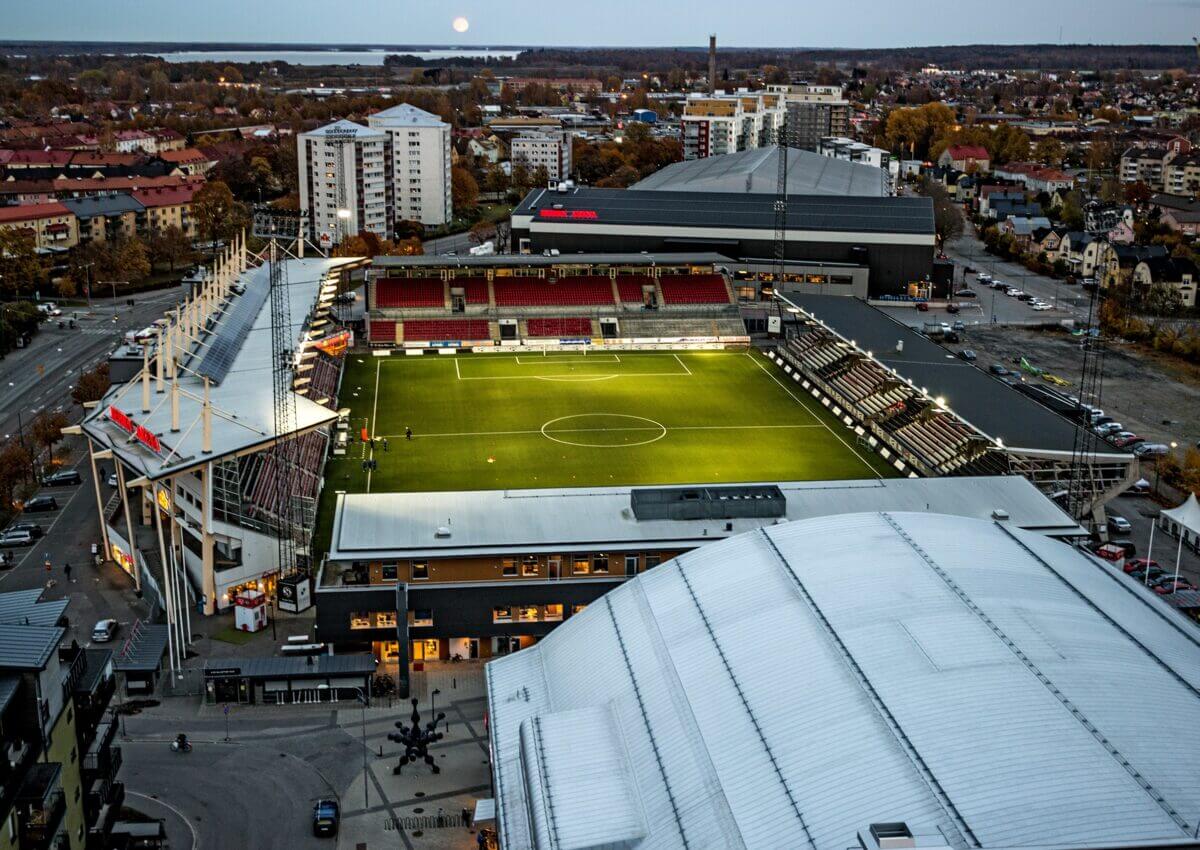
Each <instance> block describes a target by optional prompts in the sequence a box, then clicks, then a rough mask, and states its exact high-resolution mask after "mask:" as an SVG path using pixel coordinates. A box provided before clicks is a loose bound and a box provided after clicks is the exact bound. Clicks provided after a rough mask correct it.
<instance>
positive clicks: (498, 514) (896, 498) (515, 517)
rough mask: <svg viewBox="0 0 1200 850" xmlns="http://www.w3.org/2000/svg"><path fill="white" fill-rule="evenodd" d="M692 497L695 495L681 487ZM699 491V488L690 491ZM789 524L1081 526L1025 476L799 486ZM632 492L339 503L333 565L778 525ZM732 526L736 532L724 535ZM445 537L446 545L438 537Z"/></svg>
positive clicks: (605, 545)
mask: <svg viewBox="0 0 1200 850" xmlns="http://www.w3.org/2000/svg"><path fill="white" fill-rule="evenodd" d="M680 486H681V487H687V486H689V485H680ZM692 486H700V485H692ZM779 487H780V488H781V489H782V490H783V493H784V496H785V498H786V500H787V514H786V516H785V517H784V518H785V519H787V520H800V519H809V518H811V517H814V516H826V515H829V514H837V513H847V512H850V511H862V510H879V511H934V512H938V513H947V514H956V515H959V516H969V517H975V518H977V519H987V518H989V517H991V515H992V511H993V510H995V509H997V508H1001V509H1003V510H1005V511H1007V512H1008V514H1009V517H1010V522H1012V523H1013V524H1014V525H1016V526H1018V527H1021V528H1029V529H1035V530H1038V531H1042V532H1044V533H1049V534H1063V535H1066V534H1074V533H1077V532H1080V531H1081V529H1080V528H1079V526H1078V525H1077V524H1076V523H1075V522H1073V521H1072V520H1071V518H1070V517H1068V516H1067V515H1066V514H1065V513H1063V511H1062V510H1061V509H1060V508H1059V507H1058V506H1057V505H1055V504H1054V503H1053V502H1051V501H1050V500H1049V499H1047V498H1046V497H1045V496H1043V495H1042V494H1041V493H1040V492H1038V490H1037V488H1035V487H1034V486H1033V485H1032V484H1030V483H1029V481H1028V480H1027V479H1025V478H1023V477H1021V476H1015V475H1014V476H1007V477H999V476H989V477H975V478H973V477H961V478H888V479H882V480H880V479H870V480H862V481H792V482H784V483H782V484H780V485H779ZM632 489H633V488H630V487H590V488H589V487H578V488H571V489H566V490H561V489H559V490H476V491H467V492H437V493H350V494H339V495H338V497H337V505H336V508H335V515H334V528H333V543H332V550H331V551H330V556H329V557H330V560H333V561H341V560H366V559H372V558H395V557H427V556H428V557H438V556H442V557H450V556H454V555H467V554H470V553H471V552H473V551H481V550H482V551H487V552H490V553H499V552H501V551H504V550H512V551H514V552H517V551H519V552H522V553H532V552H536V551H539V549H541V550H546V551H549V550H554V549H556V548H557V549H561V548H562V547H563V545H573V546H591V547H593V548H597V549H607V550H610V551H614V552H615V551H620V550H621V548H622V546H632V547H635V548H641V547H645V546H647V545H650V544H663V545H665V546H668V547H669V546H671V545H680V544H686V545H689V546H691V545H697V544H700V543H707V542H710V541H712V540H714V539H720V538H723V537H729V536H731V535H734V534H740V533H742V532H745V531H750V530H752V529H755V528H758V527H759V526H761V525H764V524H770V523H773V522H774V520H773V519H754V518H745V519H733V520H723V519H722V520H716V519H713V520H641V521H639V520H637V519H635V518H634V517H633V514H632V512H631V511H630V493H631V491H632ZM726 522H731V523H732V524H733V528H732V530H728V531H727V530H726V528H725V524H726ZM439 528H445V529H447V530H449V532H450V536H449V537H438V536H436V535H435V533H436V532H437V531H438V529H439Z"/></svg>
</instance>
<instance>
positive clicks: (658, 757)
mask: <svg viewBox="0 0 1200 850" xmlns="http://www.w3.org/2000/svg"><path fill="white" fill-rule="evenodd" d="M601 599H602V600H603V602H604V610H605V611H607V612H608V618H609V620H610V621H611V623H612V627H613V633H614V634H615V635H616V636H617V646H618V647H619V648H620V650H621V658H622V659H623V661H624V662H625V670H626V671H627V672H628V673H629V683H630V685H631V686H632V687H633V695H634V697H635V698H636V699H637V704H638V710H639V711H640V712H641V714H642V722H643V723H645V724H646V735H647V737H648V738H649V739H650V747H651V748H652V749H653V750H654V761H655V762H656V763H657V764H658V772H659V775H660V776H662V778H663V786H664V788H665V789H666V791H667V800H668V801H670V803H671V813H672V814H673V815H674V817H675V826H676V827H677V828H678V830H679V838H680V840H682V841H683V846H684V847H685V848H687V847H691V843H690V842H689V841H688V837H687V832H686V831H685V830H684V828H683V816H682V815H681V814H680V813H679V803H678V801H677V800H676V799H675V792H674V791H673V790H672V788H671V780H670V778H669V777H668V776H667V770H666V766H665V765H664V764H663V758H662V753H661V752H660V751H659V747H658V740H657V739H656V738H655V737H654V729H653V727H652V726H651V724H650V715H649V713H647V711H646V703H645V700H644V699H643V697H642V689H641V686H639V685H638V680H637V674H636V673H634V670H633V662H632V661H631V660H630V658H629V650H628V649H626V647H625V639H624V638H623V637H622V636H621V627H620V626H619V625H618V624H617V614H616V612H615V611H614V610H613V607H612V601H611V600H610V599H609V598H608V596H607V595H606V596H603V597H601Z"/></svg>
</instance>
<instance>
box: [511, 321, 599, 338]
mask: <svg viewBox="0 0 1200 850" xmlns="http://www.w3.org/2000/svg"><path fill="white" fill-rule="evenodd" d="M526 326H527V328H528V331H527V334H526V335H527V336H531V337H583V336H589V337H590V336H591V335H592V320H591V319H587V318H582V317H579V318H572V319H530V320H529V321H528V322H527V325H526Z"/></svg>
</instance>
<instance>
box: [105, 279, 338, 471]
mask: <svg viewBox="0 0 1200 850" xmlns="http://www.w3.org/2000/svg"><path fill="white" fill-rule="evenodd" d="M285 262H286V270H287V282H288V301H289V306H290V309H291V321H290V324H291V337H292V338H293V339H296V340H297V341H298V342H300V343H301V344H303V340H304V338H305V337H306V336H307V335H308V330H307V328H308V323H309V319H310V314H311V313H312V312H313V309H314V307H315V306H316V304H317V299H318V296H319V295H320V294H321V290H322V287H323V286H328V284H329V280H328V278H329V275H330V274H331V273H332V272H334V271H335V270H336V269H337V268H338V267H339V266H342V265H346V264H349V263H354V262H357V261H356V260H354V259H348V258H340V259H325V258H321V257H315V258H305V259H289V260H286V261H285ZM238 283H240V284H241V285H242V286H243V287H245V292H244V294H241V295H234V296H233V297H232V298H231V299H230V301H228V302H227V303H226V304H225V306H224V309H223V311H222V312H221V314H220V318H219V319H218V321H217V322H216V323H215V324H214V325H213V326H212V328H211V330H210V331H209V332H208V333H207V334H206V336H205V338H204V340H203V344H202V345H200V346H196V345H193V347H192V351H191V353H190V354H189V357H188V358H187V360H186V361H185V363H184V364H183V368H182V369H181V371H180V378H179V385H180V389H181V392H180V400H179V407H180V416H179V421H180V430H179V431H178V432H177V433H173V432H172V431H171V402H170V395H171V393H170V392H169V384H170V382H169V381H167V382H165V385H166V386H167V387H168V390H167V391H164V392H162V393H158V392H156V381H155V380H154V379H153V378H152V379H151V394H150V411H149V412H148V413H142V412H141V411H142V407H141V405H142V387H141V381H140V379H134V380H131V381H129V382H128V383H125V384H119V385H117V386H114V387H113V388H112V389H111V390H109V392H108V393H107V394H106V395H105V396H104V398H103V399H102V400H101V401H100V403H99V405H97V407H96V408H95V409H94V410H92V411H90V412H89V413H88V415H87V417H86V418H85V419H84V422H83V428H84V431H85V432H86V433H87V434H88V435H89V436H90V437H91V438H92V439H93V440H95V441H96V442H97V443H98V446H97V448H111V449H112V450H113V451H114V452H116V453H117V454H118V455H120V457H121V460H122V461H124V462H125V464H126V465H128V466H129V467H130V468H131V469H133V470H136V471H137V472H138V473H139V474H141V475H144V476H146V477H148V478H150V479H152V480H153V479H157V478H160V477H164V476H167V475H171V474H174V473H177V472H179V471H182V470H185V469H189V468H191V467H193V466H196V465H197V464H200V463H205V462H208V461H210V460H216V459H218V458H222V457H227V456H230V455H236V454H241V453H243V452H246V451H249V450H251V449H254V448H256V447H260V446H265V445H267V444H269V443H270V442H272V441H273V440H274V439H275V416H274V399H273V395H272V386H273V383H272V377H271V364H272V361H273V357H272V355H271V308H270V300H269V298H265V297H263V298H261V300H259V301H257V302H256V304H255V305H254V306H255V308H256V309H257V311H258V312H257V315H256V316H253V317H245V318H247V319H248V320H249V324H248V328H249V329H248V330H243V331H242V333H243V334H244V336H238V335H234V334H233V328H232V326H231V323H234V322H237V321H238V320H239V319H240V318H243V317H241V315H240V313H239V311H238V309H237V305H238V303H239V301H242V300H245V301H250V300H252V299H255V298H256V296H262V295H263V292H262V291H261V290H263V289H266V288H269V285H270V280H269V269H268V267H267V265H266V264H263V265H260V266H256V267H252V268H249V269H247V270H246V271H245V272H243V273H242V275H241V276H240V277H239V278H238ZM222 343H224V344H227V345H228V346H229V347H230V348H231V349H232V350H231V351H230V352H229V354H230V356H231V357H232V359H231V362H230V364H229V366H228V369H227V370H225V371H224V372H223V374H222V377H221V378H220V379H219V382H213V383H212V384H211V385H210V388H209V398H210V402H211V405H212V409H213V416H212V451H211V452H209V453H204V452H203V451H202V431H203V429H202V426H201V410H202V408H203V401H202V399H203V394H204V381H203V379H202V378H201V377H200V376H199V375H198V374H194V373H193V371H192V370H196V369H202V367H201V364H202V363H203V362H204V358H205V356H206V355H207V353H208V352H210V351H212V350H213V348H214V346H215V345H217V344H222ZM152 368H153V367H152ZM295 401H296V410H295V420H294V423H293V425H294V427H293V428H292V433H300V432H303V431H307V430H310V429H312V428H314V427H317V426H319V425H322V424H325V423H327V422H332V421H333V420H334V419H336V418H337V414H336V413H335V412H334V411H332V410H330V409H329V408H327V407H323V406H321V405H319V404H317V403H316V402H314V401H311V400H309V399H307V398H305V397H304V396H302V395H299V394H296V395H295ZM110 405H112V406H115V407H117V408H118V409H120V410H122V411H124V412H125V413H127V414H128V415H129V416H130V417H132V419H133V420H134V422H135V423H136V424H137V425H141V426H144V427H145V428H147V429H148V430H149V431H151V432H152V433H154V434H156V435H157V436H158V437H159V439H160V441H161V444H162V447H163V451H162V452H161V453H155V452H154V451H152V450H151V449H150V448H148V447H147V446H145V445H143V444H142V443H141V442H138V441H137V440H135V439H133V438H132V437H131V436H130V435H129V434H128V433H127V432H125V431H124V430H122V429H121V428H119V427H118V426H117V425H116V424H115V423H113V422H112V421H111V420H110V419H109V417H108V409H109V406H110Z"/></svg>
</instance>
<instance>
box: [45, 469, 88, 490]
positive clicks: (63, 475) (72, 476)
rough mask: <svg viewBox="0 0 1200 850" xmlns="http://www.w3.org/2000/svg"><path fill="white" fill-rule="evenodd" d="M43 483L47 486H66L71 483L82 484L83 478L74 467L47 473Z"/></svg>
mask: <svg viewBox="0 0 1200 850" xmlns="http://www.w3.org/2000/svg"><path fill="white" fill-rule="evenodd" d="M43 483H44V484H45V485H46V486H47V487H65V486H67V485H69V484H82V483H83V478H82V477H81V476H80V475H79V472H78V471H76V470H74V469H61V470H59V471H58V472H52V473H50V474H49V475H47V476H46V478H45V481H44V482H43Z"/></svg>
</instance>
